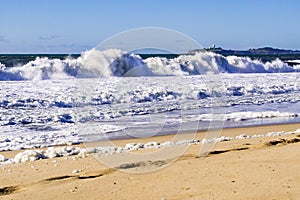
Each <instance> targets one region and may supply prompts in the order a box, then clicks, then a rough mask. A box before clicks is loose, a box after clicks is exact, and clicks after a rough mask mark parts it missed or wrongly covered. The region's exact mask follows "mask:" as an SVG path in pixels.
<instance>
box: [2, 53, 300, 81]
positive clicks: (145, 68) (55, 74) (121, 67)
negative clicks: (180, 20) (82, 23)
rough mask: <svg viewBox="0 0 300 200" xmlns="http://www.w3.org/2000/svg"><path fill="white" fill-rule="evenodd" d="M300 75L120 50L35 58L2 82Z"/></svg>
mask: <svg viewBox="0 0 300 200" xmlns="http://www.w3.org/2000/svg"><path fill="white" fill-rule="evenodd" d="M278 72H300V69H299V67H297V66H296V67H295V66H294V67H293V66H289V65H287V64H286V63H284V62H283V61H281V60H279V59H276V60H274V61H271V62H266V63H263V62H261V61H259V60H252V59H250V58H249V57H237V56H228V57H225V56H222V55H219V54H216V53H213V52H199V53H196V54H195V55H181V56H179V57H177V58H174V59H167V58H160V57H155V58H147V59H145V60H143V59H142V58H141V57H140V56H138V55H134V54H128V53H127V52H124V51H121V50H119V49H108V50H104V51H99V50H97V49H92V50H89V51H85V52H83V53H82V54H81V56H80V57H78V58H76V59H75V58H70V57H68V58H66V59H64V60H60V59H49V58H48V57H43V58H39V57H38V58H36V59H35V60H33V61H30V62H28V63H27V64H25V65H23V66H18V67H10V68H6V67H5V66H4V65H3V64H0V75H1V76H0V77H1V78H0V80H2V81H3V80H44V79H65V78H70V77H75V78H91V77H108V76H119V77H121V76H160V75H173V76H174V75H175V76H185V75H199V74H207V73H278Z"/></svg>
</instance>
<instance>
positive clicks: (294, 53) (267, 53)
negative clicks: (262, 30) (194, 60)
mask: <svg viewBox="0 0 300 200" xmlns="http://www.w3.org/2000/svg"><path fill="white" fill-rule="evenodd" d="M198 52H214V53H217V54H221V55H223V56H247V57H250V58H252V59H259V60H261V61H263V62H267V61H271V60H275V59H277V58H279V59H280V60H282V61H285V62H286V63H288V64H289V65H295V64H299V62H298V61H297V62H294V60H300V50H286V49H276V48H272V47H263V48H257V49H248V50H231V49H223V48H221V47H215V46H214V45H213V46H212V47H210V48H203V49H194V50H190V51H188V53H187V54H196V53H198Z"/></svg>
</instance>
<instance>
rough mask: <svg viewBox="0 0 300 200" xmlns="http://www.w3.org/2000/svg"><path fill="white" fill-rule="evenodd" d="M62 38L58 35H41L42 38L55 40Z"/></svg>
mask: <svg viewBox="0 0 300 200" xmlns="http://www.w3.org/2000/svg"><path fill="white" fill-rule="evenodd" d="M57 38H60V36H58V35H50V36H40V40H54V39H57Z"/></svg>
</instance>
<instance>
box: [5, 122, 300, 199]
mask: <svg viewBox="0 0 300 200" xmlns="http://www.w3.org/2000/svg"><path fill="white" fill-rule="evenodd" d="M298 128H300V124H286V125H273V126H261V127H246V128H233V129H224V130H223V131H222V136H237V135H241V134H247V135H254V134H265V133H268V132H273V131H295V130H297V129H298ZM204 135H205V133H203V132H199V133H197V135H196V138H199V139H201V138H203V137H204ZM172 138H174V135H168V136H162V137H151V138H144V139H135V140H119V141H114V142H113V143H114V144H116V145H120V146H123V145H124V144H126V143H129V142H148V141H156V142H163V141H170V140H172ZM299 141H300V134H299V133H298V134H290V135H283V136H277V137H260V138H250V139H242V140H232V141H223V142H219V143H217V144H216V146H215V147H214V148H213V150H212V151H211V152H210V154H209V155H208V156H207V157H205V158H203V159H200V158H199V152H200V148H201V144H195V145H190V146H189V148H188V150H187V151H186V152H185V153H184V154H183V155H182V156H180V157H178V158H177V159H176V160H175V161H174V162H172V163H168V161H165V162H163V161H161V162H160V166H162V169H160V170H156V171H154V172H149V173H126V172H123V171H122V170H119V169H116V168H115V169H113V168H109V167H107V166H105V165H103V164H102V163H101V162H100V161H99V160H98V159H96V158H95V157H94V156H93V155H92V154H91V155H88V156H86V157H84V158H79V157H78V156H68V157H58V158H52V159H44V160H38V161H32V162H25V163H17V164H6V165H2V166H0V177H1V181H0V199H159V200H161V199H299V198H300V192H299V191H300V173H299V171H300V160H299V157H300V145H299V144H300V143H298V142H299ZM80 146H81V147H84V145H80ZM148 151H150V150H148ZM17 153H18V151H9V152H1V154H2V155H4V156H6V157H8V158H9V157H12V156H14V155H15V154H17ZM136 153H141V154H145V153H147V150H145V151H138V152H136ZM148 165H157V163H156V162H151V161H150V160H148V161H147V162H145V163H144V164H143V165H134V166H132V168H133V169H134V168H139V167H144V168H147V167H149V166H148ZM164 165H166V166H165V167H164ZM120 169H121V168H120Z"/></svg>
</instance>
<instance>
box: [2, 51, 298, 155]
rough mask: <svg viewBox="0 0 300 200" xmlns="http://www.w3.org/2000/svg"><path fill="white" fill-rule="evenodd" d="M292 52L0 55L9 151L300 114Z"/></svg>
mask: <svg viewBox="0 0 300 200" xmlns="http://www.w3.org/2000/svg"><path fill="white" fill-rule="evenodd" d="M291 56H293V55H291ZM291 56H288V57H286V55H285V58H280V56H278V57H276V58H274V56H270V57H266V56H265V55H264V56H262V57H261V59H260V57H259V56H258V57H252V58H250V57H241V56H240V57H239V56H223V55H219V54H216V53H212V52H200V53H197V54H195V55H175V54H174V55H173V54H168V55H163V54H159V55H150V54H143V55H137V54H128V53H126V52H123V51H121V50H118V49H109V50H105V51H99V50H96V49H93V50H89V51H86V52H83V53H82V54H73V55H63V54H57V55H54V54H51V55H47V54H40V55H35V54H34V55H29V54H26V55H22V54H20V55H16V54H14V55H0V93H1V96H0V151H7V150H17V149H27V148H39V147H47V146H53V145H61V144H78V143H83V142H91V141H99V140H107V139H109V140H110V139H123V138H135V137H150V136H155V135H165V134H174V133H180V134H184V133H187V132H193V131H197V130H207V129H215V128H226V127H243V126H254V125H266V124H281V123H293V122H300V92H299V91H300V85H299V83H300V80H299V78H300V61H299V60H300V58H298V57H291ZM287 58H288V59H287ZM289 63H293V65H291V64H289Z"/></svg>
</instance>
